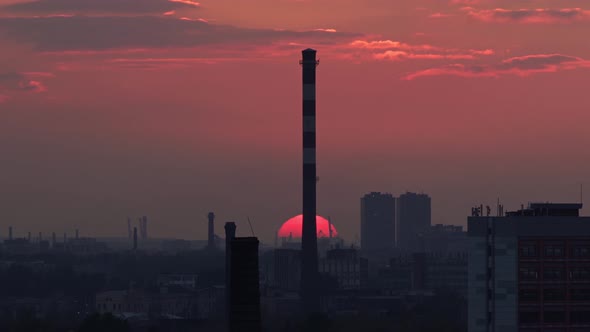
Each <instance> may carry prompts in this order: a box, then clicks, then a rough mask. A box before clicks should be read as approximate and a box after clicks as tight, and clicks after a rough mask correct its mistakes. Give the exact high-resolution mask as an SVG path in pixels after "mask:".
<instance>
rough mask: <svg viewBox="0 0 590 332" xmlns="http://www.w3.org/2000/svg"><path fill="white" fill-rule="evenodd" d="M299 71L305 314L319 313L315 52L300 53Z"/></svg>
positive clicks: (308, 50) (302, 280)
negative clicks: (301, 115)
mask: <svg viewBox="0 0 590 332" xmlns="http://www.w3.org/2000/svg"><path fill="white" fill-rule="evenodd" d="M302 55H303V59H302V60H301V61H300V62H299V63H300V64H301V66H302V69H303V70H302V71H303V232H302V239H301V251H302V267H301V293H302V294H301V295H302V299H303V306H304V309H305V311H306V312H308V313H311V312H317V311H318V310H319V298H318V294H317V292H318V291H319V287H318V282H319V280H318V279H319V274H318V243H317V233H316V232H317V228H316V181H317V175H316V130H315V124H316V121H315V115H316V101H315V95H316V87H315V79H316V67H317V66H318V64H319V61H317V60H316V51H315V50H313V49H310V48H308V49H306V50H303V51H302Z"/></svg>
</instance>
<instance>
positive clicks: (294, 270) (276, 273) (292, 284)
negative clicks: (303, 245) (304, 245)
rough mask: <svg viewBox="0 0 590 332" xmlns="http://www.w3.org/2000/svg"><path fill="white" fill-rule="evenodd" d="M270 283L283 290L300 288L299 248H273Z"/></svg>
mask: <svg viewBox="0 0 590 332" xmlns="http://www.w3.org/2000/svg"><path fill="white" fill-rule="evenodd" d="M272 284H273V286H274V287H276V288H278V289H281V290H285V291H298V290H299V289H300V287H301V250H298V249H285V248H281V249H275V250H274V252H273V275H272Z"/></svg>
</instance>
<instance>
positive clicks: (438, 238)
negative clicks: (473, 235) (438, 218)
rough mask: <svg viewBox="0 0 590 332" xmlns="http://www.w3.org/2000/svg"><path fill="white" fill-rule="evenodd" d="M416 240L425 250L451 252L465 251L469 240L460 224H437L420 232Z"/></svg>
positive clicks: (442, 252) (440, 252) (429, 251)
mask: <svg viewBox="0 0 590 332" xmlns="http://www.w3.org/2000/svg"><path fill="white" fill-rule="evenodd" d="M418 240H419V241H420V243H419V245H420V247H421V248H424V251H425V252H428V253H437V254H452V253H462V252H467V250H468V246H469V242H468V238H467V232H465V231H463V227H462V226H454V225H442V224H437V225H434V226H431V227H430V228H429V229H428V230H427V231H426V232H424V233H422V234H421V235H420V236H419V238H418Z"/></svg>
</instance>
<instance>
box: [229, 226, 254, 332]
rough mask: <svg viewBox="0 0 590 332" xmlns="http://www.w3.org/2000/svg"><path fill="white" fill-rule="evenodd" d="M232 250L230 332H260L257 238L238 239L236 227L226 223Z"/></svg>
mask: <svg viewBox="0 0 590 332" xmlns="http://www.w3.org/2000/svg"><path fill="white" fill-rule="evenodd" d="M226 239H227V241H228V242H226V243H228V244H229V247H228V248H227V249H229V250H228V251H226V256H228V257H229V261H228V263H229V266H228V267H226V268H227V269H228V270H229V283H228V287H227V286H226V291H228V294H229V297H228V303H227V307H228V309H229V310H228V314H229V317H228V318H229V319H228V323H229V332H242V331H248V332H260V331H261V316H260V286H259V269H258V244H259V242H258V239H257V238H255V237H235V224H233V223H226Z"/></svg>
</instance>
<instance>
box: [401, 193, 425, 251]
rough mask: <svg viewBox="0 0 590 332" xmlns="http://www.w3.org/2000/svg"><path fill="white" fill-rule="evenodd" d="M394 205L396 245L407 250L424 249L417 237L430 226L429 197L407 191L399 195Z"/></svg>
mask: <svg viewBox="0 0 590 332" xmlns="http://www.w3.org/2000/svg"><path fill="white" fill-rule="evenodd" d="M396 207H397V208H396V223H397V241H396V242H397V247H398V248H400V249H402V250H407V251H424V248H423V247H421V241H419V237H420V235H421V234H423V233H425V232H427V231H428V230H429V228H430V223H431V210H430V197H429V196H428V195H426V194H415V193H410V192H407V193H405V194H403V195H400V196H399V198H398V199H397V206H396Z"/></svg>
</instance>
